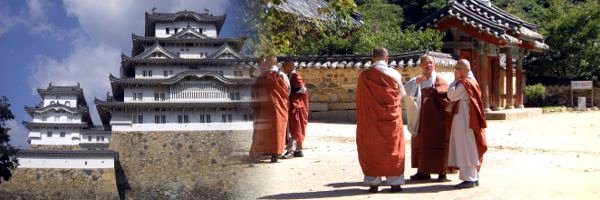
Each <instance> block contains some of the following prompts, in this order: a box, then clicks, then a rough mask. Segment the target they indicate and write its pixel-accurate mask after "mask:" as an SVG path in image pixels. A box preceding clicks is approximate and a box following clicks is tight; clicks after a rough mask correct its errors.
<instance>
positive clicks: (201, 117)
mask: <svg viewBox="0 0 600 200" xmlns="http://www.w3.org/2000/svg"><path fill="white" fill-rule="evenodd" d="M200 123H204V115H200Z"/></svg>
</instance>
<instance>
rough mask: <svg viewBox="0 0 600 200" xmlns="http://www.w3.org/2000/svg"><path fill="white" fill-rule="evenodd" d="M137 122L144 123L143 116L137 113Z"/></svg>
mask: <svg viewBox="0 0 600 200" xmlns="http://www.w3.org/2000/svg"><path fill="white" fill-rule="evenodd" d="M138 123H139V124H143V123H144V116H143V115H138Z"/></svg>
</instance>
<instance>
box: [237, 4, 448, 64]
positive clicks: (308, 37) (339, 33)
mask: <svg viewBox="0 0 600 200" xmlns="http://www.w3.org/2000/svg"><path fill="white" fill-rule="evenodd" d="M284 1H286V0H280V1H268V0H264V1H261V2H262V3H259V1H256V2H254V4H252V3H251V4H248V5H251V6H250V7H252V8H251V9H246V10H252V11H251V12H255V15H254V16H250V17H249V20H246V22H249V23H250V24H252V28H253V30H254V32H252V31H250V32H252V33H253V35H254V37H252V38H253V39H252V40H253V41H250V42H251V43H252V44H253V46H254V49H253V50H254V54H255V55H264V54H278V55H282V54H283V55H328V54H368V53H370V52H371V50H372V49H373V48H375V47H386V48H388V49H389V50H390V52H392V53H393V52H401V51H409V50H423V49H435V50H439V49H440V48H441V46H442V42H441V39H442V36H443V34H442V33H439V32H436V31H431V30H427V31H423V32H422V31H415V30H414V28H413V27H410V26H409V27H406V28H402V23H403V22H404V16H403V10H402V7H401V6H399V5H394V4H389V3H387V2H386V1H384V0H362V1H359V4H358V5H357V4H355V2H354V1H352V0H329V1H327V2H328V5H329V6H328V7H326V8H324V9H322V10H320V12H321V13H323V14H325V15H326V16H328V17H329V19H330V20H327V21H322V20H315V19H309V21H302V20H299V19H298V16H296V15H292V14H289V13H285V12H282V11H280V10H278V9H274V5H279V4H280V3H282V2H284ZM356 12H358V13H360V14H361V15H362V16H363V21H364V25H359V26H356V25H353V24H352V23H351V17H352V15H353V14H354V13H356Z"/></svg>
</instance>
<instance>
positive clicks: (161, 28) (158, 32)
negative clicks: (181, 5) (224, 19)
mask: <svg viewBox="0 0 600 200" xmlns="http://www.w3.org/2000/svg"><path fill="white" fill-rule="evenodd" d="M188 24H189V25H190V26H191V27H192V28H201V29H202V34H204V35H206V36H209V37H213V38H216V37H217V27H216V26H215V24H210V23H198V22H194V21H177V22H174V23H156V29H155V34H154V35H155V36H156V37H157V38H166V37H171V35H173V34H175V31H174V28H178V29H179V31H181V30H183V29H185V28H186V27H187V26H188ZM166 28H169V29H170V33H169V34H167V31H166Z"/></svg>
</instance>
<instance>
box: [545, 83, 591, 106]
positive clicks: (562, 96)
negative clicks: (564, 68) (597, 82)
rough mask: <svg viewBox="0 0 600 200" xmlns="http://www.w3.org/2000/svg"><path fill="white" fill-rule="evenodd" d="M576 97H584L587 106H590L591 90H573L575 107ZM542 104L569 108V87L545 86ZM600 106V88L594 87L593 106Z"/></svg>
mask: <svg viewBox="0 0 600 200" xmlns="http://www.w3.org/2000/svg"><path fill="white" fill-rule="evenodd" d="M577 97H586V102H587V106H588V107H591V105H592V101H591V98H592V90H573V103H574V106H577ZM544 102H545V103H546V104H549V105H564V106H571V86H569V85H546V96H545V99H544ZM598 105H600V87H594V106H598Z"/></svg>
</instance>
